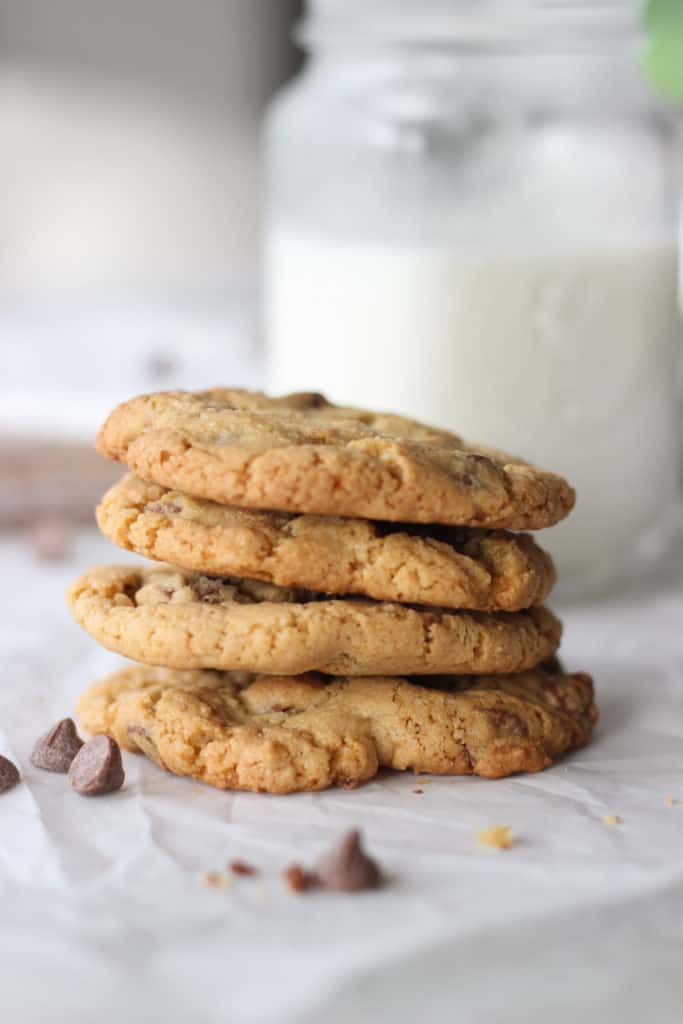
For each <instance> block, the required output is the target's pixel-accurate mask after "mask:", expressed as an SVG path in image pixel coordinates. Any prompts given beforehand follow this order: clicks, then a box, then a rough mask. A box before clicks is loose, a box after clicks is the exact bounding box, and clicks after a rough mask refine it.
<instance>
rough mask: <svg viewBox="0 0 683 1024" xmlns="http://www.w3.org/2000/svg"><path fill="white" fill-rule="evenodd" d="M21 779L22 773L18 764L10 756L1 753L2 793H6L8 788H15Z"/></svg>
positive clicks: (0, 784) (0, 782)
mask: <svg viewBox="0 0 683 1024" xmlns="http://www.w3.org/2000/svg"><path fill="white" fill-rule="evenodd" d="M20 781H21V775H20V774H19V769H18V768H17V766H16V765H15V764H13V763H12V762H11V761H10V760H9V758H7V757H3V756H2V754H0V793H6V792H7V790H8V789H13V788H14V786H16V785H17V783H18V782H20Z"/></svg>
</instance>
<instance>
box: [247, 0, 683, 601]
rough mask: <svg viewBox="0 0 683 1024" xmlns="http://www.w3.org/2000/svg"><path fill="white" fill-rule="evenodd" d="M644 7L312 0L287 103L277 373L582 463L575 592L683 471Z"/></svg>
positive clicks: (514, 0)
mask: <svg viewBox="0 0 683 1024" xmlns="http://www.w3.org/2000/svg"><path fill="white" fill-rule="evenodd" d="M636 8H637V5H635V4H633V3H630V2H627V0H616V2H614V3H612V4H609V3H608V4H605V3H604V2H603V3H600V4H598V3H593V2H590V3H586V2H579V0H575V2H573V3H567V2H563V3H562V4H557V3H555V2H554V0H505V2H503V3H501V2H498V0H478V2H477V3H472V2H468V0H422V2H420V3H418V2H417V0H411V2H406V0H312V2H311V3H310V6H309V14H308V17H307V19H306V20H305V21H304V24H303V27H302V29H301V39H302V40H303V42H304V43H305V45H306V46H307V48H308V50H309V57H308V61H307V63H306V65H305V67H304V69H303V70H302V72H301V73H300V75H299V76H298V78H297V79H295V80H294V82H293V83H292V84H290V85H289V86H288V87H287V88H286V89H285V90H284V91H283V92H282V93H281V94H280V95H279V97H278V98H277V99H276V100H275V102H274V104H273V107H272V109H271V113H270V117H269V121H268V131H267V136H268V163H269V206H268V216H267V224H266V233H265V318H266V321H265V330H266V341H267V347H268V356H269V366H270V385H271V386H272V387H273V388H274V389H276V390H301V389H309V388H310V389H317V390H323V391H326V392H328V393H329V394H330V395H331V397H332V398H334V399H336V400H339V401H341V402H344V403H348V404H356V405H368V406H375V407H387V408H391V409H393V410H397V411H401V412H404V413H408V414H412V415H415V416H418V417H420V418H422V419H424V420H427V421H429V422H433V423H436V424H439V425H443V426H447V427H450V428H452V429H454V430H456V431H457V432H459V433H462V434H463V435H464V436H465V437H467V438H470V439H476V440H477V441H478V442H480V443H485V444H490V445H495V446H499V447H501V448H504V449H506V450H508V451H512V452H516V453H519V454H521V455H523V456H524V457H525V458H528V459H530V460H534V461H537V462H538V463H539V464H540V465H543V466H546V467H547V468H550V469H554V470H556V471H558V472H560V473H563V474H565V475H566V476H567V477H568V478H569V479H570V480H571V481H572V483H574V485H575V486H576V488H577V493H578V501H577V507H576V509H575V511H574V513H573V514H572V516H571V517H570V519H569V520H568V521H567V522H566V523H563V524H561V525H560V526H558V527H557V528H555V529H553V530H552V532H551V533H550V534H548V535H547V536H544V537H543V541H542V542H543V543H546V541H547V546H548V547H549V548H550V549H551V550H552V551H553V552H554V554H555V555H556V558H557V560H558V564H559V569H560V573H561V579H563V583H564V593H565V595H571V594H574V595H578V594H585V593H587V592H589V591H591V590H596V589H599V588H604V587H605V585H606V584H608V583H610V582H611V583H614V582H615V581H617V580H620V579H622V578H624V577H625V576H627V575H629V574H632V573H633V572H634V571H640V569H638V570H636V566H639V565H640V563H639V560H638V554H639V552H642V551H649V552H651V551H652V549H653V547H655V546H656V544H655V543H654V542H656V541H657V539H658V538H659V539H661V538H662V537H663V536H664V534H665V531H664V526H663V524H664V523H665V521H667V519H668V516H669V514H670V511H671V509H672V508H673V507H674V503H675V499H676V495H677V486H678V476H679V469H680V463H679V459H680V449H679V429H678V422H677V395H676V385H675V380H676V363H677V359H678V355H679V349H680V341H681V327H680V323H679V318H678V315H677V309H676V254H675V237H676V229H675V223H676V190H675V180H674V179H675V175H674V160H673V156H672V152H673V143H672V132H671V128H670V124H669V122H668V120H667V118H666V116H665V115H664V114H663V113H662V112H661V111H658V110H657V109H656V107H655V103H654V101H653V98H652V96H651V95H650V93H649V91H648V89H647V86H646V84H645V83H644V82H643V81H642V79H641V76H640V74H639V66H638V32H637V26H638V19H637V10H636Z"/></svg>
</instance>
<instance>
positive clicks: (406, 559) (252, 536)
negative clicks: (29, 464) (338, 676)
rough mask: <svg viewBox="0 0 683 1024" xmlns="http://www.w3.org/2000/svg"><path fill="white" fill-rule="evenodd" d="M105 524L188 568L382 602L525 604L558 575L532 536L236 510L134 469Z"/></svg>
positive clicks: (106, 503)
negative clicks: (143, 476)
mask: <svg viewBox="0 0 683 1024" xmlns="http://www.w3.org/2000/svg"><path fill="white" fill-rule="evenodd" d="M97 521H98V523H99V526H100V529H101V530H102V532H103V533H104V534H105V535H106V536H107V537H109V538H110V539H111V540H113V541H114V542H115V543H117V544H119V545H120V546H121V547H123V548H126V549H128V550H131V551H136V552H137V553H138V554H140V555H145V556H146V557H148V558H155V559H158V560H159V561H163V562H171V563H172V564H173V565H178V566H180V567H182V568H183V569H189V570H194V571H198V572H204V573H211V574H215V575H228V576H246V577H251V578H254V579H261V580H266V581H268V582H271V583H275V584H278V585H279V586H284V587H300V588H305V589H308V590H316V591H323V592H325V593H330V594H362V595H365V596H367V597H372V598H374V599H375V600H378V601H401V602H407V603H412V604H424V605H436V606H441V607H443V608H471V609H475V610H479V611H518V610H520V609H521V608H529V607H530V606H532V605H536V604H541V603H542V602H543V601H544V600H545V598H546V597H547V596H548V594H549V592H550V590H551V588H552V586H553V583H554V582H555V569H554V566H553V563H552V560H551V558H550V556H549V555H547V554H546V553H545V552H544V551H542V550H541V548H539V547H538V545H537V544H536V543H535V542H534V541H533V540H532V538H531V537H530V536H528V535H525V534H512V533H506V532H503V531H492V530H476V529H456V528H455V527H443V526H442V527H439V526H432V527H430V526H417V527H415V526H408V525H405V526H399V525H397V524H392V523H375V522H372V521H370V520H368V519H344V518H340V517H338V516H307V515H292V514H288V513H283V512H263V511H252V510H248V509H241V508H230V507H228V506H227V505H220V504H218V503H216V502H213V501H208V500H206V499H203V498H192V497H190V496H188V495H186V494H181V493H180V492H179V491H169V490H167V489H166V488H163V487H160V486H159V485H158V484H151V483H147V482H145V481H143V480H139V479H137V478H136V477H134V476H130V475H128V476H126V477H124V478H123V480H121V481H120V482H119V483H118V484H116V485H115V486H114V487H112V488H111V489H110V490H109V491H108V492H107V494H105V496H104V498H103V499H102V503H101V505H100V507H99V508H98V510H97Z"/></svg>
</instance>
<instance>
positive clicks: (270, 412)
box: [97, 388, 574, 530]
mask: <svg viewBox="0 0 683 1024" xmlns="http://www.w3.org/2000/svg"><path fill="white" fill-rule="evenodd" d="M97 446H98V450H99V451H100V452H101V453H102V454H104V455H106V456H108V457H109V458H112V459H117V460H119V461H121V462H124V463H126V464H127V465H128V466H129V468H130V469H131V470H132V471H133V472H134V473H135V474H136V475H137V476H139V477H141V478H142V479H144V480H149V481H151V482H153V483H158V484H161V485H162V486H164V487H168V488H172V489H175V490H178V491H181V492H183V493H185V494H192V495H194V496H196V497H201V498H208V499H211V500H213V501H217V502H219V503H221V504H225V505H237V506H241V507H246V508H255V509H268V510H279V511H286V512H303V513H310V514H314V515H342V516H348V517H352V518H361V519H378V520H388V521H390V522H415V523H441V524H444V525H447V526H448V525H451V526H481V527H498V528H509V529H513V530H524V529H539V528H541V527H545V526H551V525H552V524H553V523H556V522H558V521H559V520H560V519H563V518H564V517H565V516H566V515H567V514H568V513H569V511H570V510H571V508H572V506H573V504H574V492H573V490H572V488H571V487H570V486H569V484H567V482H566V481H565V480H563V479H562V478H561V477H559V476H556V475H555V474H553V473H548V472H546V471H545V470H542V469H538V468H536V467H534V466H530V465H528V464H526V463H524V462H522V461H521V460H519V459H516V458H514V457H513V456H509V455H506V454H505V453H502V452H496V451H492V450H489V449H485V448H478V447H476V446H470V445H467V444H465V443H464V442H463V441H462V440H461V439H460V438H459V437H458V436H456V435H455V434H450V433H448V432H447V431H439V430H436V429H433V428H430V427H427V426H424V425H422V424H419V423H416V422H415V421H412V420H407V419H405V418H403V417H397V416H391V415H389V414H380V413H371V412H365V411H363V410H354V409H346V408H338V407H335V406H333V405H331V404H330V403H328V402H326V401H325V399H324V398H322V396H319V395H314V396H311V395H289V396H284V397H283V398H279V399H272V398H268V397H267V396H264V395H261V394H260V393H255V392H245V391H236V390H229V389H221V388H216V389H213V390H211V391H205V392H185V391H173V392H159V393H156V394H150V395H141V396H140V397H138V398H134V399H132V400H131V401H129V402H125V403H123V404H122V405H120V406H118V408H116V409H115V410H114V412H112V414H111V415H110V416H109V418H108V419H107V421H106V422H105V424H104V425H103V427H102V428H101V430H100V432H99V435H98V442H97Z"/></svg>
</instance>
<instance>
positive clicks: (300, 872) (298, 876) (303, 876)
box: [282, 864, 317, 892]
mask: <svg viewBox="0 0 683 1024" xmlns="http://www.w3.org/2000/svg"><path fill="white" fill-rule="evenodd" d="M282 877H283V878H284V880H285V882H286V883H287V885H288V886H289V888H290V889H291V890H292V892H306V890H307V889H310V888H311V886H313V885H315V883H316V881H317V879H316V877H315V875H312V874H311V872H310V871H306V869H305V868H302V867H301V865H300V864H290V866H289V867H288V868H286V869H285V870H284V871H283V872H282Z"/></svg>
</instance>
